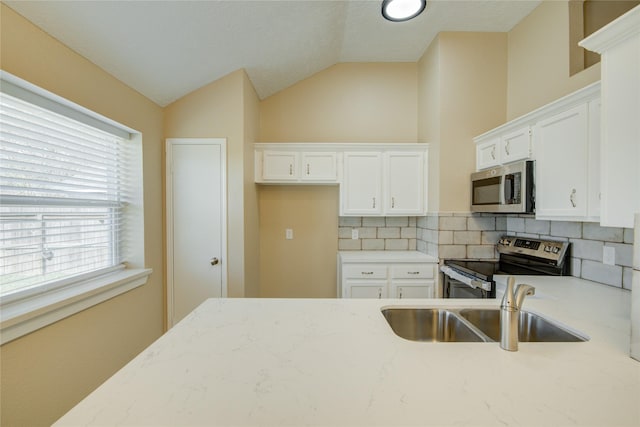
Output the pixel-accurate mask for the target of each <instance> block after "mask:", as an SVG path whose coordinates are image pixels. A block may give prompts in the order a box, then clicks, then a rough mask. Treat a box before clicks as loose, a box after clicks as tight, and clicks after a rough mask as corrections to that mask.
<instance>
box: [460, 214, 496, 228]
mask: <svg viewBox="0 0 640 427" xmlns="http://www.w3.org/2000/svg"><path fill="white" fill-rule="evenodd" d="M495 229H496V219H495V217H478V216H472V217H469V218H467V230H478V231H493V230H495Z"/></svg>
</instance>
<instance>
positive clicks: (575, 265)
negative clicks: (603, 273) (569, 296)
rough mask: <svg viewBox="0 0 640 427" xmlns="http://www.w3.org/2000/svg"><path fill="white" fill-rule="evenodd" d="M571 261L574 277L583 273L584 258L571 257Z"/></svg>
mask: <svg viewBox="0 0 640 427" xmlns="http://www.w3.org/2000/svg"><path fill="white" fill-rule="evenodd" d="M569 262H570V263H571V275H572V276H574V277H580V275H581V274H582V260H581V259H580V258H573V257H572V258H570V259H569Z"/></svg>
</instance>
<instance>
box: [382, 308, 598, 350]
mask: <svg viewBox="0 0 640 427" xmlns="http://www.w3.org/2000/svg"><path fill="white" fill-rule="evenodd" d="M382 314H383V315H384V317H385V319H386V320H387V322H388V323H389V326H391V329H392V330H393V332H395V334H396V335H398V336H400V337H402V338H405V339H408V340H412V341H423V342H493V341H500V310H498V309H493V308H463V309H457V308H456V309H444V308H394V307H388V308H384V309H382ZM518 329H519V331H518V333H519V337H518V340H519V341H520V342H581V341H587V340H588V338H587V337H585V336H582V335H580V334H579V333H577V332H573V331H570V330H568V329H566V328H564V327H562V326H560V325H558V324H556V323H554V322H552V321H549V320H547V319H545V318H544V317H542V316H539V315H537V314H534V313H530V312H528V311H521V312H520V319H519V324H518Z"/></svg>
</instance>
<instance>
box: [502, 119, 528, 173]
mask: <svg viewBox="0 0 640 427" xmlns="http://www.w3.org/2000/svg"><path fill="white" fill-rule="evenodd" d="M501 145H502V149H501V153H500V156H501V159H502V163H503V164H505V163H510V162H515V161H516V160H523V159H528V158H529V157H531V129H530V127H529V126H525V127H523V128H520V129H518V130H516V131H513V132H510V133H508V134H506V135H503V136H502V143H501Z"/></svg>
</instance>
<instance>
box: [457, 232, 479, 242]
mask: <svg viewBox="0 0 640 427" xmlns="http://www.w3.org/2000/svg"><path fill="white" fill-rule="evenodd" d="M481 237H482V233H481V232H480V231H454V232H453V244H454V245H479V244H480V242H481Z"/></svg>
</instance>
